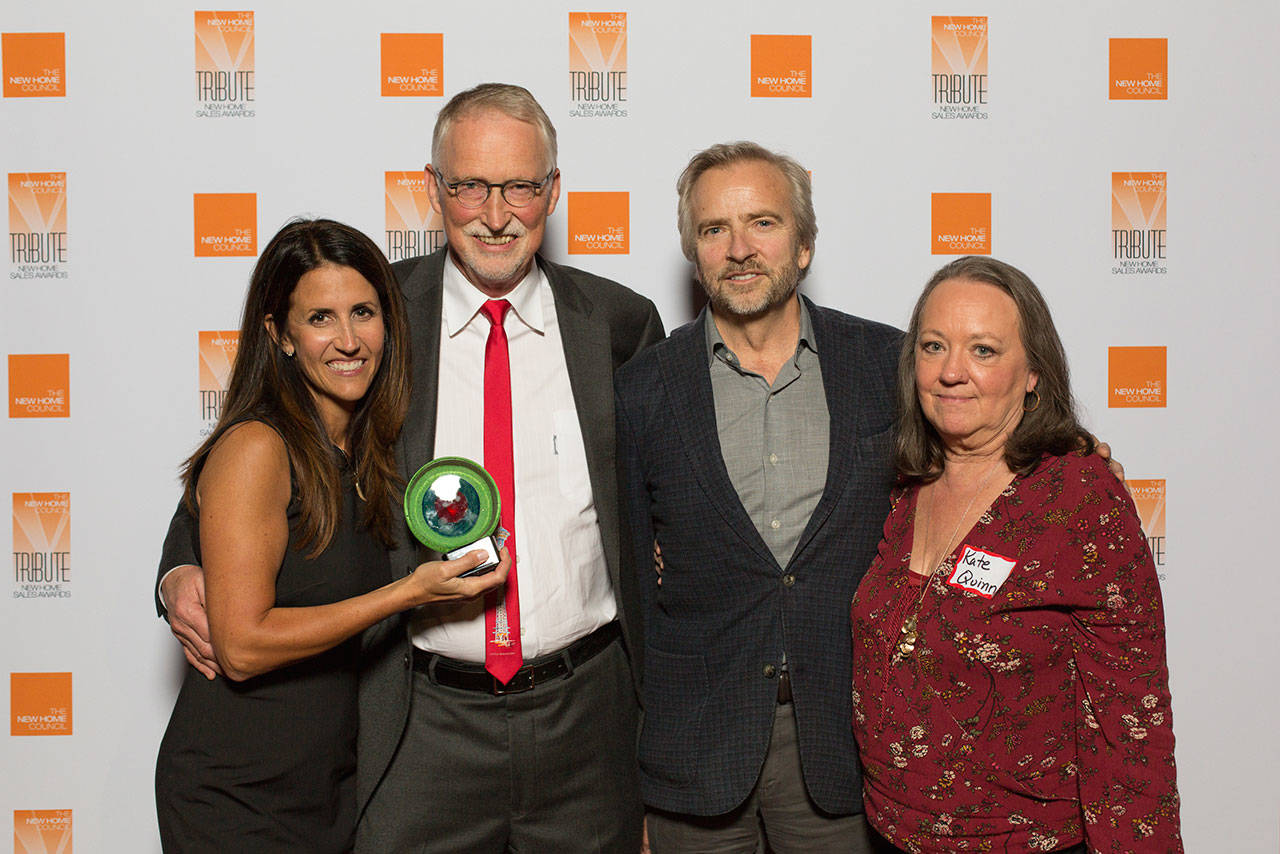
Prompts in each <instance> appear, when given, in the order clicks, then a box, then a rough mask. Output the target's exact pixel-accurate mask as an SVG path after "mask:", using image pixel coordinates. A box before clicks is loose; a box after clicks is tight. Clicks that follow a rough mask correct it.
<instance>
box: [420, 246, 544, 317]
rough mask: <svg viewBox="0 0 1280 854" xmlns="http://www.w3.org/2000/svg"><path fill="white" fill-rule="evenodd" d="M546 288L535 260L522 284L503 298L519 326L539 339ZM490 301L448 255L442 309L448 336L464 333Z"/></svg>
mask: <svg viewBox="0 0 1280 854" xmlns="http://www.w3.org/2000/svg"><path fill="white" fill-rule="evenodd" d="M545 284H546V276H544V275H543V274H542V269H541V268H540V267H539V266H538V264H537V259H536V258H535V259H534V264H533V266H532V267H530V268H529V272H528V273H526V274H525V277H524V278H523V279H521V280H520V284H518V285H516V286H515V289H514V290H512V291H511V293H509V294H507V295H506V296H505V297H503V299H505V300H506V301H507V302H509V303H511V309H512V311H513V312H515V315H516V317H517V318H519V320H520V322H521V323H523V324H524V325H525V326H528V327H529V328H530V329H532V330H533V331H534V332H537V333H538V334H539V335H541V334H543V332H544V329H545V320H544V315H543V308H542V299H541V295H542V292H543V290H544V286H545ZM488 299H489V297H488V296H486V295H485V294H484V293H483V292H481V291H480V289H479V288H477V287H476V286H475V285H473V284H471V282H469V281H468V280H467V277H466V276H465V275H463V273H462V270H460V269H458V265H457V263H456V262H455V261H454V260H453V254H452V253H447V254H446V255H445V265H444V300H443V304H442V307H441V310H442V311H443V312H444V323H445V333H446V334H447V335H448V336H449V337H450V338H452V337H453V336H455V335H457V334H458V333H459V332H461V331H462V330H463V329H465V328H466V327H467V325H468V324H470V323H471V320H472V318H474V317H475V316H476V315H477V314H479V313H480V307H481V306H483V305H484V304H485V302H486V301H487V300H488Z"/></svg>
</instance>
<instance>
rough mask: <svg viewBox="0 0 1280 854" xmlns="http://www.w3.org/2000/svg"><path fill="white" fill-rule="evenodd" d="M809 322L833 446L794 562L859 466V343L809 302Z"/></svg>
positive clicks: (793, 554) (833, 506)
mask: <svg viewBox="0 0 1280 854" xmlns="http://www.w3.org/2000/svg"><path fill="white" fill-rule="evenodd" d="M805 303H806V304H807V305H808V307H809V318H810V319H811V320H812V321H813V337H814V338H815V339H817V342H816V343H817V345H818V359H819V364H820V365H821V366H822V387H823V390H824V391H825V392H826V395H827V415H828V417H829V419H830V422H831V424H830V443H829V444H830V446H829V448H828V451H827V480H826V484H825V485H824V486H823V488H822V498H820V499H819V500H818V506H817V507H815V508H814V509H813V514H812V515H811V516H810V517H809V524H807V525H806V526H805V529H804V533H802V534H801V535H800V541H799V542H798V543H796V550H795V552H793V553H792V556H791V562H795V560H796V559H797V558H798V557H800V555H801V553H802V552H803V551H804V550H805V547H806V546H807V545H808V544H809V542H810V541H811V540H812V539H813V537H814V535H815V534H816V533H817V532H818V531H819V529H821V528H822V525H823V523H824V522H826V520H827V517H828V516H830V515H831V511H832V510H833V509H835V506H836V503H837V502H838V501H839V500H840V495H841V493H843V492H844V488H845V485H846V484H847V483H848V482H849V479H850V477H851V476H852V474H853V470H854V467H855V464H856V462H857V439H858V427H857V418H858V411H857V407H856V405H855V401H856V400H857V399H858V375H857V373H856V372H855V370H854V364H855V357H856V353H857V351H858V349H859V346H860V343H859V342H858V341H857V340H856V339H850V337H849V336H846V335H838V334H836V331H835V329H834V327H833V326H832V324H831V323H830V322H829V320H828V317H827V315H826V313H825V310H824V309H821V308H819V307H817V306H815V305H814V304H813V303H812V302H810V301H809V300H808V299H807V298H805Z"/></svg>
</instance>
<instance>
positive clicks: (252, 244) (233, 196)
mask: <svg viewBox="0 0 1280 854" xmlns="http://www.w3.org/2000/svg"><path fill="white" fill-rule="evenodd" d="M194 199H195V246H196V257H197V258H228V257H236V256H239V257H245V258H252V257H253V256H255V255H257V254H258V194H257V193H195V194H194Z"/></svg>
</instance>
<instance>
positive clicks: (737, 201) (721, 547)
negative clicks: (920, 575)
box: [614, 143, 901, 854]
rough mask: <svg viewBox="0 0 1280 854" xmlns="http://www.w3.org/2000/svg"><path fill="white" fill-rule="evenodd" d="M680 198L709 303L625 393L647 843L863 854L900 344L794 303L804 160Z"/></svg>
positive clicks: (684, 238)
mask: <svg viewBox="0 0 1280 854" xmlns="http://www.w3.org/2000/svg"><path fill="white" fill-rule="evenodd" d="M678 188H679V192H680V207H679V211H680V233H681V242H682V245H683V248H684V252H685V255H686V257H688V258H689V259H690V260H691V261H692V262H694V264H695V265H696V270H697V277H698V280H699V281H700V282H701V284H702V285H703V287H704V288H705V290H706V292H707V296H708V300H709V305H708V308H707V309H706V310H704V311H703V312H702V313H701V314H700V315H699V316H698V318H697V319H696V320H694V321H693V322H692V323H690V324H688V325H686V326H684V327H681V328H680V329H677V330H676V331H675V332H673V333H672V334H671V337H670V338H668V339H667V340H666V341H664V342H661V343H659V344H657V345H655V346H653V347H651V348H649V349H647V350H645V351H644V352H642V353H641V354H639V355H638V356H637V357H636V358H635V359H634V360H632V361H631V362H630V363H629V364H627V365H625V366H624V367H622V368H621V369H620V370H619V371H618V373H617V375H616V376H615V385H614V387H615V389H616V393H617V405H616V410H617V419H618V449H619V456H620V460H621V464H622V478H623V485H622V490H623V496H624V504H625V508H624V514H625V519H624V521H625V523H626V526H627V528H628V529H629V530H628V534H629V538H630V543H631V549H632V552H631V555H630V559H631V561H632V562H633V563H634V564H635V566H636V569H635V572H636V574H637V580H638V586H639V587H640V591H641V601H642V613H643V615H644V627H645V641H644V684H643V708H644V719H643V726H642V729H641V735H640V743H639V764H640V772H641V794H642V796H643V798H644V800H645V803H646V804H647V805H648V807H649V808H650V811H649V813H648V816H647V822H648V833H649V840H650V843H651V845H652V846H653V850H654V851H655V854H661V852H663V851H680V850H693V849H697V850H715V851H743V852H751V851H755V850H756V846H757V844H758V843H759V841H760V840H759V836H760V834H761V832H762V829H763V833H764V834H765V835H767V837H768V841H769V844H770V845H771V847H772V848H773V849H774V850H775V851H777V852H779V854H784V852H788V851H804V852H812V851H824V852H828V851H864V850H869V849H868V848H867V845H868V842H867V838H866V826H865V822H864V820H863V817H862V815H861V813H862V794H861V779H860V775H859V770H858V759H857V751H856V748H855V745H854V741H853V735H852V731H851V725H850V724H851V714H852V708H851V706H852V704H851V700H850V667H851V664H850V657H851V656H850V638H849V603H850V600H851V599H852V597H853V594H854V591H855V589H856V588H857V586H858V581H859V579H860V578H861V577H862V574H863V573H864V572H865V571H866V568H867V566H868V565H869V564H870V562H871V558H872V556H873V554H874V552H875V548H876V544H877V543H878V541H879V538H880V532H881V526H882V523H883V521H884V518H885V515H886V513H887V511H888V506H889V505H888V495H889V488H890V485H891V479H892V474H891V468H890V445H891V438H892V424H893V418H894V399H895V395H894V389H893V383H894V380H893V377H894V366H895V363H896V360H897V355H898V349H899V345H900V343H901V333H900V332H899V331H898V330H896V329H893V328H891V327H888V326H884V325H881V324H878V323H873V322H871V321H867V320H862V319H860V318H856V317H851V316H849V315H847V314H842V313H840V312H837V311H833V310H831V309H826V308H822V307H819V306H816V305H814V304H813V303H812V302H810V301H809V300H808V299H806V298H803V297H801V296H799V295H798V294H797V292H796V287H797V284H798V283H799V281H800V279H801V278H802V277H803V275H804V273H805V272H806V270H807V269H808V267H809V262H810V260H811V258H812V256H813V251H814V238H815V236H816V233H817V226H816V222H815V217H814V212H813V205H812V201H811V198H810V189H809V177H808V174H807V173H806V172H805V170H804V169H803V168H802V167H801V166H800V164H798V163H796V162H795V161H794V160H792V159H791V158H789V157H785V156H781V155H777V154H774V153H772V152H770V151H768V150H766V149H763V148H761V147H760V146H758V145H755V144H754V143H733V144H729V145H716V146H712V147H711V148H709V149H707V150H706V151H703V152H701V153H699V154H697V155H696V156H695V157H694V158H693V160H692V161H691V162H690V164H689V166H688V168H686V170H685V172H684V174H683V175H682V176H681V178H680V182H679V185H678ZM655 545H656V546H657V548H658V549H659V550H660V552H661V562H662V565H663V568H662V570H661V572H660V573H659V572H657V571H655V570H654V568H653V560H652V557H651V549H653V548H654V546H655Z"/></svg>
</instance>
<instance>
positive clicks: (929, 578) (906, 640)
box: [893, 460, 1002, 664]
mask: <svg viewBox="0 0 1280 854" xmlns="http://www.w3.org/2000/svg"><path fill="white" fill-rule="evenodd" d="M1000 462H1002V460H998V461H997V462H996V463H995V464H994V465H992V466H991V470H990V471H988V472H987V473H986V474H985V475H983V477H982V482H981V483H979V484H978V488H977V489H976V490H975V491H974V493H973V496H972V497H971V498H970V499H969V503H968V504H966V505H965V508H964V512H963V513H961V514H960V518H959V519H957V520H956V527H955V529H954V530H953V531H952V532H951V536H950V537H948V538H947V541H946V542H945V543H943V548H942V557H941V558H940V559H939V560H938V564H937V566H935V567H934V568H933V571H932V572H930V573H929V574H928V575H926V576H925V577H924V589H923V590H921V591H920V598H918V599H917V600H916V609H915V610H914V611H913V612H911V613H910V614H909V615H907V618H906V619H904V620H903V621H902V628H901V629H899V630H898V643H897V644H896V645H895V647H894V653H893V663H894V664H897V663H898V662H900V661H901V660H902V659H904V658H907V657H908V656H910V655H911V654H912V653H914V652H915V651H916V641H917V640H918V639H919V637H920V634H919V627H920V610H921V609H922V608H923V607H924V597H925V596H927V595H929V588H930V587H932V586H933V577H934V576H935V575H937V574H938V570H940V569H942V565H943V564H945V563H946V562H947V558H948V557H949V556H950V555H951V552H952V551H953V550H954V549H953V547H952V545H951V544H952V543H953V542H955V539H956V534H958V533H960V526H961V525H962V524H964V520H965V517H966V516H968V515H969V511H970V510H972V509H973V502H975V501H977V500H978V496H979V495H981V494H982V489H983V487H985V486H986V485H987V481H989V480H991V475H993V474H995V472H996V469H998V468H1000ZM933 499H934V494H933V493H929V515H928V516H926V517H925V520H924V532H923V535H922V537H921V544H922V545H924V544H925V543H927V542H928V537H929V526H930V525H931V524H932V523H933V505H934V500H933ZM918 500H919V499H918V498H917V501H918ZM907 572H911V569H910V566H908V568H907Z"/></svg>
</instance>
